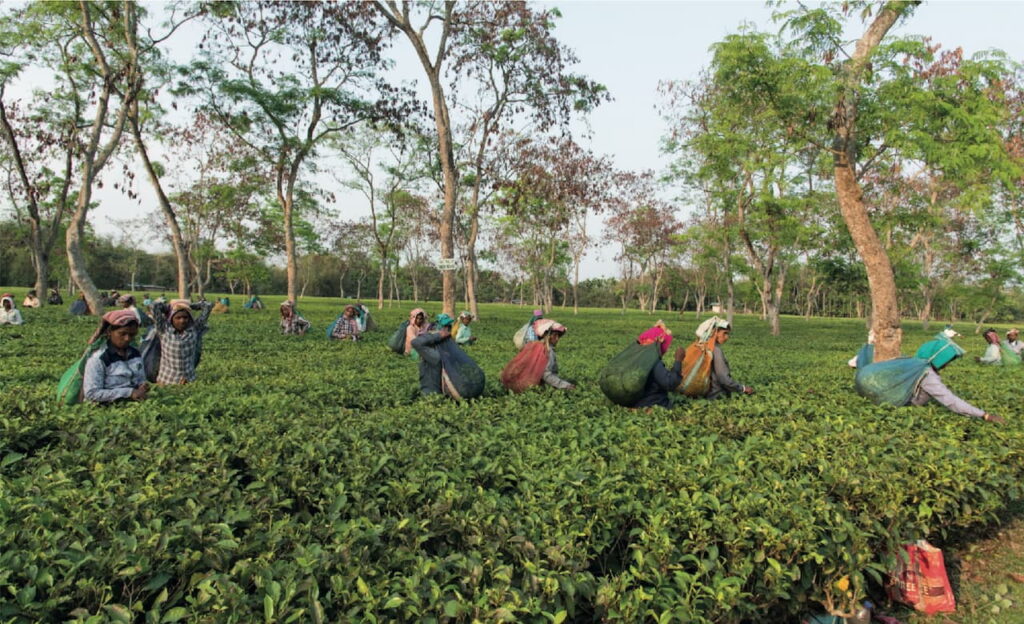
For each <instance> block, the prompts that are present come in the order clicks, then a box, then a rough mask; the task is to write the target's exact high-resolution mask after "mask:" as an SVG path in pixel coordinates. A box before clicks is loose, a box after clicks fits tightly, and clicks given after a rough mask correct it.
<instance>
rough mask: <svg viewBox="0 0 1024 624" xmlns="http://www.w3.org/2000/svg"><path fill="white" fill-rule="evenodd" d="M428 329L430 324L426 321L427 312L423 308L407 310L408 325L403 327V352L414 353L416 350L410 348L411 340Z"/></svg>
mask: <svg viewBox="0 0 1024 624" xmlns="http://www.w3.org/2000/svg"><path fill="white" fill-rule="evenodd" d="M428 331H430V324H429V323H427V313H426V312H424V311H423V308H416V309H414V310H412V311H411V312H409V326H408V327H406V328H405V354H406V355H410V356H413V358H414V359H415V358H416V357H419V356H417V355H414V354H415V353H416V351H414V350H413V348H412V341H413V340H415V339H416V338H418V337H419V336H422V335H423V334H425V333H427V332H428Z"/></svg>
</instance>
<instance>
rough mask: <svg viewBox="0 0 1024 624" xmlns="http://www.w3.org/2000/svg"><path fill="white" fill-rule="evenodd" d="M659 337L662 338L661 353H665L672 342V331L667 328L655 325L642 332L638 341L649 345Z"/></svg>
mask: <svg viewBox="0 0 1024 624" xmlns="http://www.w3.org/2000/svg"><path fill="white" fill-rule="evenodd" d="M659 338H660V339H661V343H660V345H659V346H660V347H661V354H662V355H665V352H666V351H668V348H669V346H670V345H671V344H672V332H669V331H665V328H663V327H658V326H657V325H655V326H654V327H652V328H650V329H648V330H647V331H645V332H644V333H642V334H640V336H639V337H638V338H637V339H636V341H637V342H639V343H640V344H642V345H649V344H651V343H654V342H658V339H659Z"/></svg>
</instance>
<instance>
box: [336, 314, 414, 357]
mask: <svg viewBox="0 0 1024 624" xmlns="http://www.w3.org/2000/svg"><path fill="white" fill-rule="evenodd" d="M335 322H337V321H335ZM408 327H409V321H402V324H401V325H399V326H398V329H396V330H395V333H393V334H391V337H390V338H388V348H389V349H391V350H392V351H394V352H395V353H397V354H398V355H402V354H404V353H405V330H406V328H408ZM331 329H333V326H332V327H331ZM327 335H328V336H330V334H327ZM414 353H415V351H414Z"/></svg>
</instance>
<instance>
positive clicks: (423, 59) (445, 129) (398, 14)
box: [376, 0, 458, 316]
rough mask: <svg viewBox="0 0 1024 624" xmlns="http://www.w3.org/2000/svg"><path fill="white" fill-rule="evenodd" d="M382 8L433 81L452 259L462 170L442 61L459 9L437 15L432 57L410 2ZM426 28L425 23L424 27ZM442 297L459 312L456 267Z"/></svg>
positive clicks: (444, 251) (444, 243)
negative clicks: (412, 18)
mask: <svg viewBox="0 0 1024 624" xmlns="http://www.w3.org/2000/svg"><path fill="white" fill-rule="evenodd" d="M376 6H377V8H378V10H379V11H380V12H381V13H382V14H383V15H384V17H385V18H387V20H388V21H389V22H391V24H392V25H393V26H395V27H396V28H398V29H399V30H400V31H402V32H403V33H404V34H405V36H406V37H407V38H408V39H409V42H410V43H412V46H413V48H414V49H415V50H416V56H417V57H418V58H419V60H420V64H421V65H422V66H423V70H424V71H425V72H426V74H427V80H428V82H429V83H430V92H431V100H432V102H433V106H434V125H435V126H436V128H437V152H438V156H439V159H440V164H441V176H442V179H443V181H444V208H443V209H442V211H441V225H440V228H439V230H438V234H439V235H440V238H441V259H442V260H451V259H452V258H454V252H455V245H454V241H453V238H452V235H453V231H454V228H455V208H456V205H455V204H456V190H457V189H456V184H457V182H458V172H457V170H456V167H457V165H456V162H455V152H454V148H453V145H452V143H453V142H452V126H451V120H450V118H449V115H448V103H447V102H446V101H445V94H444V86H443V84H442V82H441V64H442V62H443V61H444V60H445V58H446V57H447V54H448V50H447V45H448V36H449V33H450V32H451V22H452V13H453V12H454V9H455V2H454V0H446V2H445V3H444V8H443V10H442V11H441V14H439V15H438V16H437V19H439V20H440V21H441V24H442V26H441V28H442V32H441V35H440V39H439V44H438V49H437V56H436V59H435V60H431V58H430V54H429V53H428V52H427V47H426V44H425V42H424V40H423V31H422V30H417V28H416V27H414V26H413V25H412V24H411V23H410V22H409V12H408V11H409V9H408V7H409V5H408V4H407V3H403V4H402V6H401V7H400V6H399V5H398V3H397V2H393V1H390V0H388V1H387V2H380V1H378V2H376ZM424 28H425V27H424ZM441 298H442V312H444V313H445V314H448V315H451V316H454V315H455V275H454V271H452V270H445V271H441Z"/></svg>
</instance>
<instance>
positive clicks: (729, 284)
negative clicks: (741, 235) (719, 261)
mask: <svg viewBox="0 0 1024 624" xmlns="http://www.w3.org/2000/svg"><path fill="white" fill-rule="evenodd" d="M723 268H724V269H725V293H726V296H727V300H726V302H725V320H726V322H727V323H729V325H730V326H732V319H733V317H734V316H735V315H736V285H735V283H734V282H733V279H732V236H731V234H730V232H729V231H726V233H725V266H724V267H723Z"/></svg>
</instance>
